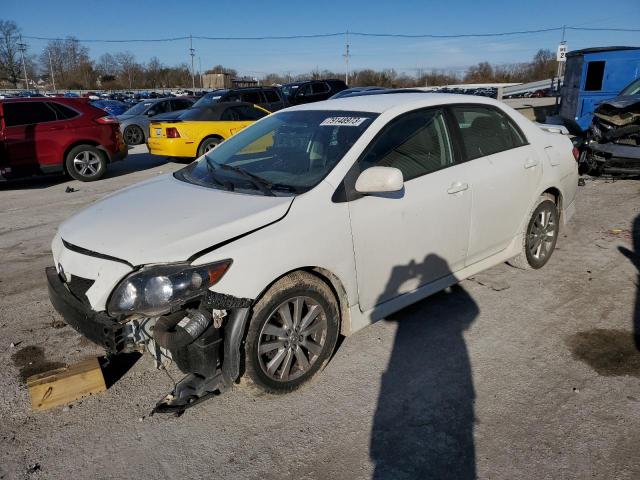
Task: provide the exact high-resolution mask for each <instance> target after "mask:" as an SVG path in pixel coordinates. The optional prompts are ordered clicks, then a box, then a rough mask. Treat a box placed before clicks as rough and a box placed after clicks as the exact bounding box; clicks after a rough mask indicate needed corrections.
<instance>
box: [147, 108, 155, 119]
mask: <svg viewBox="0 0 640 480" xmlns="http://www.w3.org/2000/svg"><path fill="white" fill-rule="evenodd" d="M155 114H156V111H155V110H154V109H153V108H152V109H151V110H147V117H153V116H154V115H155Z"/></svg>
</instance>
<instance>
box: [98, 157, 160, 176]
mask: <svg viewBox="0 0 640 480" xmlns="http://www.w3.org/2000/svg"><path fill="white" fill-rule="evenodd" d="M171 162H172V159H171V158H169V157H160V156H157V155H151V154H150V153H147V152H141V153H132V152H129V155H128V156H127V157H126V158H125V159H124V160H122V161H120V162H115V163H112V164H109V167H108V168H107V173H106V175H105V176H104V178H115V177H120V176H122V175H128V174H130V173H134V172H141V171H143V170H149V169H151V168H155V167H159V166H160V165H165V164H167V163H171Z"/></svg>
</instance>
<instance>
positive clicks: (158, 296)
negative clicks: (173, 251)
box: [107, 260, 231, 317]
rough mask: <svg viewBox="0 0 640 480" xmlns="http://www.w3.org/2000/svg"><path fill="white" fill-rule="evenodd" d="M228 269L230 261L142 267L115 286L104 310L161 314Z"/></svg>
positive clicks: (195, 292) (192, 295) (196, 294)
mask: <svg viewBox="0 0 640 480" xmlns="http://www.w3.org/2000/svg"><path fill="white" fill-rule="evenodd" d="M230 266H231V260H222V261H219V262H215V263H209V264H206V265H198V266H193V265H190V264H188V263H172V264H168V265H151V266H148V267H143V268H141V269H140V270H138V271H136V272H133V273H131V274H130V275H128V276H127V277H125V278H124V280H122V281H121V282H120V283H119V284H118V286H117V287H116V289H115V290H114V291H113V293H112V294H111V298H110V299H109V304H108V308H107V309H108V311H109V313H110V314H111V315H128V314H132V313H139V314H142V315H146V316H149V317H153V316H157V315H161V314H163V313H166V312H169V311H171V309H172V307H175V306H178V305H181V304H183V303H185V302H186V301H188V300H191V299H193V298H196V297H198V296H199V295H202V294H203V293H204V292H206V291H207V290H208V289H209V287H211V286H212V285H215V284H216V283H217V282H218V280H220V279H221V278H222V276H223V275H224V274H225V273H226V271H227V270H228V269H229V267H230Z"/></svg>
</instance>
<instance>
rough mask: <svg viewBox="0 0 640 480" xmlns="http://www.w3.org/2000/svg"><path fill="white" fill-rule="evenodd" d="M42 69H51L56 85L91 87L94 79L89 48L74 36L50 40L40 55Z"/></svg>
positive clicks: (62, 86) (63, 86)
mask: <svg viewBox="0 0 640 480" xmlns="http://www.w3.org/2000/svg"><path fill="white" fill-rule="evenodd" d="M40 65H41V70H42V71H49V69H52V70H53V74H54V76H55V79H56V86H58V85H59V86H60V87H61V88H92V87H93V86H94V84H95V81H96V74H95V71H94V68H93V62H92V61H91V59H90V58H89V49H88V48H87V47H85V46H83V45H82V44H81V43H80V41H79V40H78V39H77V38H75V37H67V38H65V39H64V40H63V39H57V40H50V41H49V43H47V46H46V47H45V48H44V51H43V52H42V54H41V55H40Z"/></svg>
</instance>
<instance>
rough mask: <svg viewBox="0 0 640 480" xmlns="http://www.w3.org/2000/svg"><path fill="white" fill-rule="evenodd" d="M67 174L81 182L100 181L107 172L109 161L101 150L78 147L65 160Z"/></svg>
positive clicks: (90, 146)
mask: <svg viewBox="0 0 640 480" xmlns="http://www.w3.org/2000/svg"><path fill="white" fill-rule="evenodd" d="M65 166H66V168H67V172H68V173H69V175H71V176H72V177H73V178H75V179H76V180H80V181H81V182H93V181H95V180H100V179H101V178H102V177H103V176H104V174H105V173H106V172H107V159H106V156H105V154H104V152H102V151H101V150H100V149H99V148H96V147H94V146H92V145H78V146H77V147H74V148H72V149H71V151H70V152H69V153H68V154H67V158H66V159H65Z"/></svg>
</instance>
